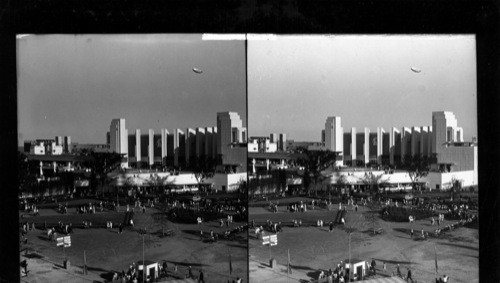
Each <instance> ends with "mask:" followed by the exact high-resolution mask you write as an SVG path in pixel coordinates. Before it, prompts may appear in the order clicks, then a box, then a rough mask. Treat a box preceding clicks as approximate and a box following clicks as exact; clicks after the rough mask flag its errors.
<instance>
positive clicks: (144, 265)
mask: <svg viewBox="0 0 500 283" xmlns="http://www.w3.org/2000/svg"><path fill="white" fill-rule="evenodd" d="M145 232H146V228H145V227H144V234H146V233H145ZM144 234H142V283H144V277H146V264H145V262H144Z"/></svg>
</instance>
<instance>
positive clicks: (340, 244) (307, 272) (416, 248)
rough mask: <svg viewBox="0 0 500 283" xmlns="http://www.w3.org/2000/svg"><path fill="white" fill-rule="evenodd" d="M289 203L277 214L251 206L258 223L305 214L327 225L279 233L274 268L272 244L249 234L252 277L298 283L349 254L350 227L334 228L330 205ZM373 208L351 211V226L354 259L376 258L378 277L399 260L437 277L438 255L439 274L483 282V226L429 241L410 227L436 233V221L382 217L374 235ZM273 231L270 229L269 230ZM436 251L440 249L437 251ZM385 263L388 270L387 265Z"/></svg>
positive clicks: (417, 274) (425, 276)
mask: <svg viewBox="0 0 500 283" xmlns="http://www.w3.org/2000/svg"><path fill="white" fill-rule="evenodd" d="M285 210H286V208H285V207H279V211H278V213H271V212H269V211H268V210H267V209H266V208H258V207H256V208H250V210H249V213H250V214H249V218H250V220H252V219H254V220H255V221H256V222H257V223H262V222H265V221H266V220H267V219H270V220H272V221H273V222H276V221H282V222H283V224H286V225H288V224H289V221H290V219H303V222H304V223H311V224H312V223H313V222H314V223H315V222H316V220H317V219H322V220H323V221H324V223H325V227H322V228H319V227H313V226H306V227H304V226H303V227H300V228H298V227H295V228H292V227H284V229H283V232H282V233H279V234H278V245H277V246H273V247H272V248H271V254H272V258H274V259H276V261H277V264H278V267H277V268H275V269H273V270H271V269H270V267H269V258H270V255H269V247H268V246H263V245H262V240H259V239H257V237H256V235H255V233H254V230H250V232H249V233H250V234H249V238H250V239H249V248H250V251H249V254H250V258H249V272H250V282H297V281H299V282H300V281H302V280H311V279H317V277H318V275H319V272H320V270H328V269H330V268H331V269H332V270H333V269H334V267H335V266H336V265H337V264H338V263H339V262H340V261H341V260H344V261H345V260H347V259H348V258H349V237H348V233H347V232H346V229H345V227H342V226H341V225H337V226H336V228H334V230H333V232H328V225H327V223H329V222H330V221H332V220H333V219H334V217H335V215H336V214H337V208H335V209H334V210H333V211H328V210H326V209H316V210H313V211H311V210H308V211H307V212H305V213H289V212H286V211H285ZM366 211H367V208H365V207H360V208H359V210H358V212H355V211H352V210H351V211H349V212H348V213H347V219H346V226H351V225H352V226H353V227H354V228H355V232H354V233H353V234H352V236H351V258H357V259H362V260H369V261H370V262H371V260H372V259H375V261H376V262H377V275H376V276H378V277H384V276H391V275H392V274H393V273H395V272H396V266H397V264H399V265H400V270H401V272H402V273H403V274H404V275H406V273H407V268H410V269H411V270H412V275H413V276H412V277H413V278H414V279H416V280H417V281H418V282H433V281H434V280H435V254H437V259H438V276H443V275H444V274H446V275H448V276H449V277H450V281H451V282H478V281H479V233H478V230H477V229H469V228H464V227H461V228H458V229H455V230H453V231H451V232H446V234H445V235H444V236H442V237H441V238H430V239H428V240H420V239H419V240H415V239H411V238H410V235H409V230H410V229H411V228H413V229H414V232H415V234H418V233H420V231H421V229H424V231H427V232H429V233H431V231H434V229H436V226H431V224H430V221H429V220H419V221H416V222H415V223H413V224H409V223H395V222H386V221H383V220H381V219H377V221H376V223H375V226H376V228H383V233H382V234H380V235H375V236H373V235H372V233H371V230H372V226H373V222H371V221H369V220H368V219H367V218H366V217H365V215H366V214H364V212H366ZM448 223H449V221H445V222H444V225H446V224H448ZM267 234H269V233H267ZM288 250H289V251H290V259H291V265H292V274H291V275H289V278H287V273H286V264H287V252H288ZM435 250H436V253H435ZM383 262H385V263H386V270H383Z"/></svg>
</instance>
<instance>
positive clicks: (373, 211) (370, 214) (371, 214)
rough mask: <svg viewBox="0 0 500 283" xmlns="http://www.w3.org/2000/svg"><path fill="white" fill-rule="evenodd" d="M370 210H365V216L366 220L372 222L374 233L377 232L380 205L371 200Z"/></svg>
mask: <svg viewBox="0 0 500 283" xmlns="http://www.w3.org/2000/svg"><path fill="white" fill-rule="evenodd" d="M367 207H368V211H367V212H365V218H366V220H367V221H368V222H369V223H370V224H371V226H372V230H373V235H375V234H376V232H375V224H376V223H377V219H378V216H377V214H378V212H379V211H378V209H379V208H378V206H376V205H375V204H374V203H373V202H370V203H369V204H368V206H367Z"/></svg>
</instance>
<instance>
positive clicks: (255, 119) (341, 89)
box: [248, 35, 477, 141]
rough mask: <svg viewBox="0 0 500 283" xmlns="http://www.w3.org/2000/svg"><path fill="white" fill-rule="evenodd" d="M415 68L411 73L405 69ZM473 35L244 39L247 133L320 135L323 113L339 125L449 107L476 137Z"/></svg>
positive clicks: (388, 123)
mask: <svg viewBox="0 0 500 283" xmlns="http://www.w3.org/2000/svg"><path fill="white" fill-rule="evenodd" d="M411 67H415V68H418V69H420V70H421V72H420V73H415V72H413V71H412V70H411V69H410V68H411ZM476 91H477V88H476V45H475V37H474V36H473V35H454V36H449V35H441V36H439V35H432V36H424V35H418V36H385V35H377V36H374V35H372V36H360V35H356V36H354V35H352V36H278V37H277V39H276V40H267V41H262V40H255V41H249V43H248V120H249V122H248V129H249V136H264V135H265V136H268V135H269V133H271V132H275V133H280V132H283V133H286V134H287V138H288V139H294V140H301V141H320V139H321V130H322V129H324V125H325V121H326V118H327V117H328V116H340V117H341V119H342V126H343V127H344V131H350V129H351V127H356V128H358V129H361V128H364V127H369V128H370V130H371V131H372V132H375V131H376V127H383V128H384V129H386V131H387V130H388V129H390V128H391V127H397V128H401V127H403V126H408V127H411V126H426V125H432V111H442V110H444V111H452V112H453V113H454V114H455V116H456V118H457V120H458V126H459V127H463V129H464V132H465V134H464V139H465V140H470V139H471V137H472V136H477V113H476V112H477V111H476V108H477V107H476V105H477V104H476Z"/></svg>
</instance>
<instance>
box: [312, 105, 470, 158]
mask: <svg viewBox="0 0 500 283" xmlns="http://www.w3.org/2000/svg"><path fill="white" fill-rule="evenodd" d="M433 129H434V130H433ZM342 136H343V137H342ZM322 139H324V140H323V142H324V144H325V148H326V149H328V150H331V151H336V152H339V154H340V156H342V157H343V158H342V163H343V165H348V166H364V165H366V164H372V165H397V164H398V163H400V162H402V161H403V158H404V157H405V156H410V155H411V156H417V155H418V156H425V157H429V158H431V157H432V158H434V157H437V158H438V163H441V164H449V162H451V163H457V162H453V161H452V160H450V159H453V158H452V157H451V155H454V154H458V155H460V154H461V153H462V152H464V151H467V149H464V148H467V147H471V146H472V145H473V144H472V143H464V141H463V129H462V128H461V127H458V126H457V120H456V118H455V115H454V114H453V113H452V112H447V111H440V112H433V113H432V126H413V127H402V128H400V129H398V128H394V127H393V128H391V129H390V130H388V131H386V130H385V129H384V128H381V127H378V128H377V129H376V130H375V131H371V130H370V129H369V128H363V129H357V128H352V129H351V130H350V132H344V131H343V128H342V126H341V123H340V117H328V118H327V121H326V124H325V130H322ZM342 143H343V144H342ZM339 145H341V146H339ZM451 148H454V149H451ZM469 150H470V149H469ZM452 152H457V153H452ZM458 152H460V153H458ZM444 153H446V155H448V157H446V158H445V157H444V156H445V155H443V154H444ZM439 157H441V158H439ZM457 164H458V163H457Z"/></svg>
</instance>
